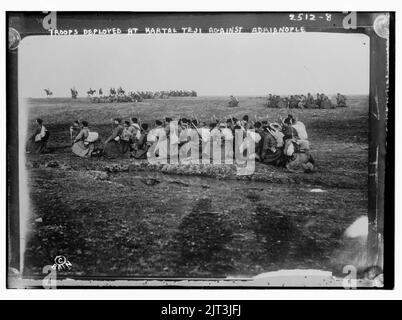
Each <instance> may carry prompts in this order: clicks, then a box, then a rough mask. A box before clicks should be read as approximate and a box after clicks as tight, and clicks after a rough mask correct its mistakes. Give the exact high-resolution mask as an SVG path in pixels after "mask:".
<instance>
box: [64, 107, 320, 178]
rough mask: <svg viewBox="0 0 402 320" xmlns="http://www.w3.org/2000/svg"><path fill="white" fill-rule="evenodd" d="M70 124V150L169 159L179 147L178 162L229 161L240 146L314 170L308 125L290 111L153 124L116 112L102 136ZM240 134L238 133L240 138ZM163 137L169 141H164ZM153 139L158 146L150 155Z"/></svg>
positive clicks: (265, 158)
mask: <svg viewBox="0 0 402 320" xmlns="http://www.w3.org/2000/svg"><path fill="white" fill-rule="evenodd" d="M70 130H71V139H72V152H73V153H74V154H75V155H77V156H80V157H91V156H95V155H96V156H103V157H105V158H108V159H115V158H134V159H148V160H149V159H150V157H151V156H153V157H156V159H157V160H158V159H160V160H165V161H166V163H171V159H172V158H173V157H175V156H177V154H178V153H180V154H181V157H180V160H179V163H183V164H196V163H197V164H198V163H205V159H207V163H213V164H216V163H228V159H232V160H233V158H234V157H235V155H236V153H238V152H240V153H241V154H243V155H244V156H246V157H248V158H249V159H253V160H256V161H259V162H261V163H264V164H269V165H274V166H280V167H286V168H287V169H288V170H289V171H301V172H311V171H313V170H314V160H313V158H312V156H311V154H310V144H309V141H308V135H307V131H306V127H305V125H304V124H303V123H302V122H301V121H299V120H297V119H295V118H294V117H293V116H292V115H288V116H287V118H286V119H284V120H280V121H278V122H275V123H269V122H268V121H267V120H261V121H250V120H249V117H248V116H247V115H245V116H244V117H243V118H242V119H236V118H233V117H231V118H229V119H227V120H226V121H219V120H214V121H212V122H211V123H209V124H207V123H206V122H204V121H199V120H197V119H196V118H195V117H193V118H192V119H187V118H180V119H177V120H174V119H172V118H165V120H163V121H162V120H156V121H155V123H154V126H153V127H152V128H150V126H149V125H148V124H147V123H141V121H140V120H139V119H137V118H135V117H133V118H131V119H130V120H125V121H123V120H122V119H119V118H115V119H113V129H112V132H111V134H110V135H109V136H108V137H107V139H106V140H104V141H103V142H101V141H100V139H99V135H98V133H96V132H93V131H91V130H90V129H89V124H88V123H87V122H86V121H82V122H78V121H76V122H75V123H74V124H73V125H72V126H71V129H70ZM239 134H240V135H239ZM236 139H239V140H238V142H239V143H238V144H236V141H235V140H236ZM164 141H165V142H166V143H162V142H164ZM155 145H158V149H157V151H156V152H155V153H154V154H152V155H151V150H153V148H154V147H155ZM206 145H207V146H208V147H207V148H206V147H205V146H206ZM216 146H218V148H219V152H218V154H217V153H216V148H215V147H216ZM214 148H215V149H214ZM236 148H237V150H236ZM191 150H197V152H196V153H194V152H191ZM214 150H215V151H214ZM220 151H221V152H220ZM183 154H184V156H183ZM218 158H219V159H218ZM154 159H155V158H154ZM201 159H202V161H200V160H201ZM229 163H233V162H230V161H229Z"/></svg>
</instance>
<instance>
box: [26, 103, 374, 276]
mask: <svg viewBox="0 0 402 320" xmlns="http://www.w3.org/2000/svg"><path fill="white" fill-rule="evenodd" d="M348 99H349V100H348V104H349V107H348V108H341V109H331V110H292V113H293V114H294V115H296V116H297V117H298V118H299V119H300V120H301V121H303V122H304V123H305V125H306V127H307V131H308V134H309V138H310V139H309V140H310V143H311V147H312V154H313V157H314V158H315V160H316V163H317V170H316V172H314V173H311V174H304V173H303V174H302V173H289V172H286V171H285V170H284V169H282V168H276V167H271V166H267V165H262V164H258V163H257V166H256V172H255V174H254V176H253V177H251V178H249V179H244V178H239V177H237V176H236V175H233V174H232V171H231V170H230V168H229V169H227V168H222V169H219V172H218V174H216V172H215V171H211V172H210V171H208V170H207V169H206V168H203V169H202V170H201V169H200V170H199V169H197V168H196V169H194V168H192V167H184V168H176V169H175V170H164V169H163V168H160V167H152V166H151V167H149V166H146V165H143V164H139V163H136V161H134V160H120V161H113V162H111V161H108V160H105V159H102V158H94V159H80V158H77V157H74V156H73V155H72V154H71V152H70V149H69V148H70V144H69V126H70V125H71V123H72V122H73V121H74V120H77V119H79V120H87V121H89V123H90V126H91V127H92V129H93V130H95V131H98V132H99V133H100V136H101V139H105V138H106V137H107V136H108V134H109V133H110V130H111V124H110V120H111V118H113V117H117V116H118V117H121V118H128V117H131V116H136V117H139V118H141V119H142V121H143V122H148V123H150V124H151V123H152V122H153V120H154V119H158V118H159V119H160V118H164V117H166V116H173V117H176V116H183V117H185V116H187V117H190V115H191V113H192V112H195V113H196V115H197V116H198V118H200V119H201V120H205V121H207V122H210V120H211V117H212V115H215V116H216V117H217V118H221V119H225V118H226V117H228V116H229V114H231V115H233V116H235V117H237V118H241V117H242V116H243V115H244V114H248V115H249V117H250V118H251V119H254V117H255V116H257V117H264V118H266V117H267V116H268V117H269V119H271V120H276V119H277V118H278V116H280V115H281V116H282V117H285V116H286V115H287V113H288V111H287V110H280V109H267V108H266V107H265V106H264V100H265V99H264V98H263V97H241V98H239V100H240V107H238V108H232V109H229V108H227V107H226V103H227V98H223V97H197V98H170V99H166V100H147V101H145V102H141V103H124V104H123V103H122V104H91V103H90V102H89V101H87V100H86V99H78V100H76V101H73V100H71V99H62V98H51V99H31V100H29V101H28V102H29V105H30V106H31V108H30V112H29V118H30V119H34V118H37V117H40V118H42V119H43V120H44V123H45V126H46V127H47V128H48V129H49V130H50V132H51V138H50V142H49V146H50V147H51V148H52V149H53V152H52V153H51V154H47V155H40V156H37V155H29V156H28V157H27V168H28V172H29V181H28V183H29V188H30V200H31V208H32V214H31V216H30V217H29V221H28V227H29V230H30V232H29V237H28V240H27V247H26V251H25V272H26V273H27V274H37V275H39V274H41V272H42V268H43V266H44V265H47V264H52V263H53V259H54V257H55V256H57V255H64V256H66V257H67V259H68V260H69V261H70V262H71V263H72V265H73V268H72V269H71V270H70V271H66V275H67V276H68V275H70V276H71V275H77V276H78V275H79V276H101V275H116V276H139V277H142V276H146V277H150V276H158V277H164V276H168V277H174V276H187V277H211V276H254V275H257V274H259V273H263V272H267V271H272V270H278V269H290V268H291V269H295V268H304V269H306V268H307V269H310V268H315V269H324V270H330V271H333V272H334V274H342V268H343V266H345V265H347V264H355V265H356V264H358V262H359V261H357V260H358V256H359V254H356V251H359V250H360V249H361V244H360V243H359V242H358V241H355V242H352V241H351V240H350V239H346V238H345V237H344V236H343V233H344V231H345V229H346V228H347V226H349V225H350V224H351V223H352V222H353V221H355V220H356V218H358V217H359V216H362V215H366V214H367V157H368V143H367V139H368V99H367V97H364V96H355V97H348ZM226 169H227V170H226ZM312 189H321V190H322V191H323V192H320V193H314V192H311V190H312ZM38 218H41V219H42V220H40V221H41V222H37V221H36V220H37V219H38Z"/></svg>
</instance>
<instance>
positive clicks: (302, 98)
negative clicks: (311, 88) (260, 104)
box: [267, 93, 346, 109]
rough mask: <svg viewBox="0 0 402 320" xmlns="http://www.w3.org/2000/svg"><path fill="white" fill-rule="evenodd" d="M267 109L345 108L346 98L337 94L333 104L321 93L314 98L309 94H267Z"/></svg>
mask: <svg viewBox="0 0 402 320" xmlns="http://www.w3.org/2000/svg"><path fill="white" fill-rule="evenodd" d="M267 107H268V108H289V109H304V108H306V109H334V108H340V107H346V97H345V96H344V95H342V94H340V93H338V94H337V95H336V104H335V103H333V102H332V101H331V99H330V98H329V97H328V96H327V95H325V94H323V93H321V94H320V93H317V95H316V97H315V98H314V96H313V95H312V94H311V93H308V94H307V95H304V94H302V95H291V96H289V97H281V96H279V95H272V94H269V95H268V100H267Z"/></svg>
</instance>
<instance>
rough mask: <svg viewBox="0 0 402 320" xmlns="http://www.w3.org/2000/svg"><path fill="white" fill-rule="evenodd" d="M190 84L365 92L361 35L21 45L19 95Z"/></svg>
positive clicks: (54, 40)
mask: <svg viewBox="0 0 402 320" xmlns="http://www.w3.org/2000/svg"><path fill="white" fill-rule="evenodd" d="M73 86H75V87H76V89H77V90H78V92H79V96H81V97H83V96H86V93H85V92H86V91H87V90H88V89H89V88H90V87H91V88H92V89H96V90H98V89H99V88H102V89H103V91H104V92H108V89H109V88H110V87H119V86H122V87H123V89H125V90H126V91H131V90H132V91H141V90H144V91H145V90H150V91H156V90H171V89H178V90H181V89H182V90H195V91H197V92H198V94H199V95H230V94H234V95H267V94H268V93H275V94H293V93H307V92H311V93H316V92H325V93H328V94H333V93H337V92H341V93H344V94H368V92H369V39H368V37H367V36H365V35H362V34H331V33H291V34H250V33H242V34H166V35H162V34H160V35H155V34H153V35H149V34H136V35H114V36H31V37H28V38H25V39H24V40H23V41H22V43H21V45H20V47H19V88H20V90H21V96H22V97H44V96H45V93H44V91H43V89H44V88H49V89H50V90H51V91H53V96H56V97H68V96H70V88H72V87H73Z"/></svg>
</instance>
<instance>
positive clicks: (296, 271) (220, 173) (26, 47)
mask: <svg viewBox="0 0 402 320" xmlns="http://www.w3.org/2000/svg"><path fill="white" fill-rule="evenodd" d="M393 19H394V13H392V12H385V11H384V12H353V11H345V12H335V11H327V12H315V11H309V12H299V11H295V12H236V13H234V12H123V11H122V12H79V11H77V12H63V11H60V12H59V11H57V12H56V11H43V12H32V11H30V12H7V28H8V30H7V48H6V53H7V136H8V138H7V174H8V180H7V188H8V192H7V197H8V199H7V203H8V210H7V211H8V212H7V227H8V228H7V229H8V233H7V242H8V246H7V248H8V256H7V269H8V271H7V287H8V288H15V289H29V288H40V289H56V288H57V289H63V288H84V287H85V288H88V287H89V288H103V287H105V286H107V287H112V288H121V287H124V288H138V287H142V288H144V287H145V288H169V287H180V288H201V287H202V288H219V287H221V288H338V289H361V288H364V289H368V288H369V289H384V288H387V287H389V286H392V282H393V272H392V270H393V269H392V266H391V264H392V255H393V253H392V244H393V241H394V240H393V233H392V229H393V226H392V225H391V224H392V223H393V219H394V212H393V210H391V209H392V208H393V207H392V204H391V202H392V201H393V198H392V195H391V193H388V192H387V195H386V193H385V191H384V190H385V186H386V184H387V181H388V184H390V183H389V181H390V180H388V179H391V180H392V179H393V178H390V177H387V174H388V173H387V169H386V162H387V161H389V160H387V159H388V158H387V157H388V156H389V153H388V148H389V145H390V143H389V140H388V144H387V139H390V138H389V135H390V134H393V131H392V130H393V129H391V128H390V127H389V123H388V113H393V112H394V110H393V108H394V106H393V98H392V97H390V88H391V89H392V88H393V78H392V76H393V72H394V71H393V70H392V68H391V69H390V59H393V50H394V48H393V46H392V45H393V44H392V42H390V35H391V37H392V35H393V32H394V31H393V29H392V28H393ZM391 62H392V61H391ZM387 132H388V134H387ZM386 197H390V198H386ZM387 199H388V201H387ZM387 208H388V209H387ZM387 232H389V233H387ZM387 241H388V243H387ZM387 246H390V248H391V250H388V251H387V250H386V249H384V248H386V247H387ZM389 259H391V260H389ZM389 261H391V262H389ZM387 270H389V271H388V273H387ZM387 277H388V278H387ZM231 311H232V312H233V313H235V312H236V310H231Z"/></svg>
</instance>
